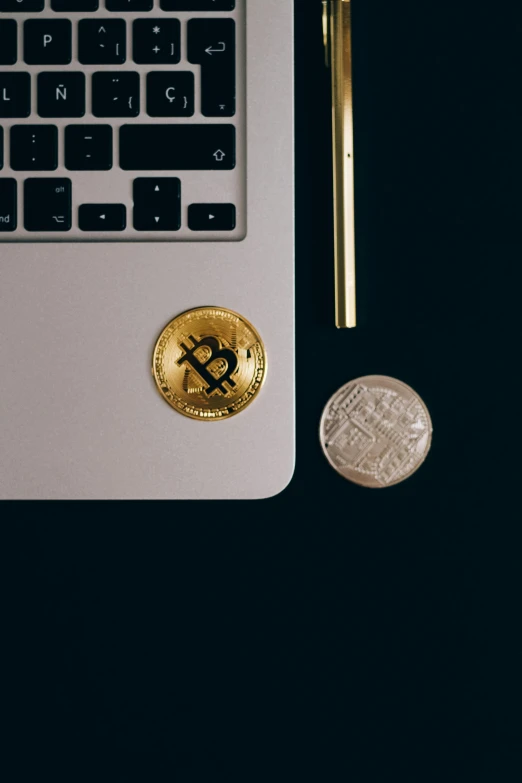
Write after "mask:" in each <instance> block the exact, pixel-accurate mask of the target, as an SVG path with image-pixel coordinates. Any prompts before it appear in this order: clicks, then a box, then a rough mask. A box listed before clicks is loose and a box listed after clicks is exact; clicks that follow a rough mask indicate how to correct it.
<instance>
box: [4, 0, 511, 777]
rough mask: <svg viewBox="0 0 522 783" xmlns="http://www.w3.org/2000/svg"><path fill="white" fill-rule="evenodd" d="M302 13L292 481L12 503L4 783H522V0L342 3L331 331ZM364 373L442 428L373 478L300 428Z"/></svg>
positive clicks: (307, 28) (8, 510)
mask: <svg viewBox="0 0 522 783" xmlns="http://www.w3.org/2000/svg"><path fill="white" fill-rule="evenodd" d="M320 6H321V4H320V2H319V0H317V2H316V0H310V1H309V2H308V1H307V0H296V143H297V152H296V164H297V201H296V209H297V259H296V264H297V390H298V391H297V393H298V459H297V469H296V473H295V477H294V480H293V482H292V483H291V485H290V486H289V487H288V489H287V490H286V491H285V492H284V493H283V494H282V495H280V496H279V497H277V498H274V499H271V500H268V501H264V502H259V503H199V504H190V503H156V504H152V503H134V504H118V503H113V504H76V503H69V504H54V503H53V504H51V503H48V504H4V505H3V507H2V517H3V523H4V524H3V532H4V535H5V537H6V543H5V546H4V553H5V554H6V559H7V574H8V577H9V579H8V585H9V586H8V590H7V592H6V593H5V594H4V596H5V598H6V600H5V605H6V612H7V615H8V616H9V618H10V619H9V621H8V623H7V625H6V626H4V628H6V629H7V630H6V633H5V634H4V643H3V644H4V647H7V648H8V649H9V650H10V651H11V652H12V658H13V663H12V665H10V667H9V668H6V669H5V674H6V675H7V679H8V681H9V685H10V686H11V687H12V688H13V689H14V690H13V700H12V706H10V707H9V708H8V710H9V712H8V716H9V723H10V726H11V728H12V733H13V743H12V747H13V748H15V750H16V753H17V754H18V760H17V763H18V765H19V767H18V768H19V770H20V773H19V777H17V778H12V779H13V780H15V779H16V780H21V781H25V780H30V779H34V774H33V773H34V769H33V771H32V772H31V776H29V774H30V773H29V772H27V774H26V773H25V772H23V770H24V769H25V766H26V765H29V766H31V765H34V764H36V769H37V768H38V767H39V766H40V769H43V768H45V769H48V770H51V769H52V770H53V775H54V777H55V778H56V779H61V774H62V772H61V771H62V770H64V775H65V777H67V779H68V780H69V781H78V780H83V779H84V775H85V779H89V780H92V779H93V774H95V773H93V772H92V771H90V770H91V767H92V768H93V769H98V770H101V772H99V774H97V779H102V780H105V779H107V780H109V779H110V780H123V779H125V780H127V779H129V780H131V779H134V776H135V775H139V777H140V779H141V780H145V779H147V780H151V781H154V783H159V782H160V781H176V782H177V781H180V782H181V783H188V782H189V781H198V783H199V781H205V783H211V782H212V783H213V782H214V781H226V782H227V783H232V782H233V783H235V781H241V783H254V782H257V781H263V783H264V782H265V781H268V780H270V781H285V783H286V782H287V781H304V780H306V781H308V780H312V781H321V782H322V781H325V782H326V781H328V783H333V782H334V781H335V782H336V783H337V781H345V780H346V781H354V782H356V783H359V782H360V783H381V782H382V781H392V780H393V781H395V780H401V781H415V783H420V781H422V783H426V782H427V781H437V783H439V781H440V780H445V781H448V780H451V781H453V780H455V781H457V780H458V781H464V780H480V781H482V780H484V781H494V780H495V781H496V780H498V781H503V783H509V782H510V781H515V780H517V781H518V780H519V779H520V775H521V772H522V769H521V767H522V760H521V757H520V741H521V732H522V718H521V712H520V709H519V704H520V698H521V696H522V678H521V667H520V653H521V643H520V634H519V624H520V619H519V613H520V612H519V604H520V596H521V583H520V576H519V570H520V569H519V559H520V550H521V544H522V536H521V533H520V511H519V484H520V476H519V466H520V454H519V450H520V449H519V444H520V442H521V439H520V425H519V421H520V415H519V409H520V408H519V406H520V402H519V399H518V393H519V388H518V382H517V377H518V372H517V370H518V364H519V361H520V359H519V355H520V351H519V328H518V322H519V313H520V304H519V299H520V287H519V281H520V274H519V268H520V264H521V251H522V236H521V221H520V213H521V207H522V195H521V194H522V190H521V182H522V177H521V173H522V171H521V169H522V164H521V154H520V149H521V138H522V133H521V130H522V129H521V112H520V105H521V101H522V62H521V59H522V58H521V52H522V49H521V46H520V38H521V37H520V33H521V31H522V11H521V9H520V8H518V5H517V4H513V3H512V4H508V3H500V4H498V6H493V5H492V4H491V3H490V4H487V5H484V7H481V6H479V5H477V4H475V3H467V2H454V3H452V4H451V5H449V4H448V5H447V4H438V5H437V4H429V3H420V2H418V0H417V1H416V2H414V1H413V0H403V2H401V3H389V2H387V1H385V0H364V1H363V0H361V1H360V2H358V1H357V0H355V2H354V6H355V7H354V17H355V19H354V25H355V30H356V32H355V103H356V151H357V175H356V176H357V239H358V267H359V278H360V279H359V282H360V287H359V294H360V296H359V310H360V315H361V321H362V322H361V325H360V326H359V327H358V328H357V329H356V330H355V331H352V332H346V331H336V330H335V329H334V327H333V321H332V318H333V314H332V302H333V277H332V260H331V259H332V241H331V197H330V193H331V169H330V128H329V113H330V109H329V86H328V85H329V82H328V74H327V72H326V71H325V70H324V68H323V51H322V41H321V25H320V13H321V8H320ZM371 373H382V374H386V375H392V376H396V377H398V378H401V379H402V380H404V381H406V382H407V383H409V384H410V385H412V386H413V387H414V388H415V389H416V390H418V391H419V393H420V394H421V395H422V396H423V398H424V399H425V401H426V403H427V404H428V406H429V408H430V411H431V413H432V418H433V422H434V440H433V448H432V452H431V454H430V457H429V459H428V461H427V463H426V465H425V466H424V467H423V468H422V469H421V470H420V471H419V473H418V474H417V475H416V476H414V477H413V478H412V479H410V480H409V481H407V482H406V483H404V484H402V485H400V486H398V487H395V488H392V489H388V490H384V491H368V490H364V489H360V488H358V487H356V486H352V485H351V484H349V483H348V482H345V481H344V480H342V479H341V478H339V477H338V476H337V475H336V474H335V473H334V472H333V471H332V470H331V469H330V468H329V466H328V465H327V463H326V461H325V460H324V458H323V456H322V453H321V450H320V447H319V444H318V439H317V427H318V421H319V417H320V414H321V410H322V407H323V405H324V403H325V401H326V399H327V398H328V397H329V396H330V394H331V393H332V392H333V391H334V390H335V389H337V388H338V387H339V386H341V385H342V384H343V383H344V382H345V381H347V380H349V379H351V378H354V377H357V376H359V375H365V374H371ZM9 703H10V704H11V702H9ZM100 754H103V755H104V760H103V762H102V761H101V757H100ZM49 759H50V760H51V761H49ZM49 764H52V766H49ZM54 770H56V772H54ZM87 770H89V773H88V772H87ZM132 772H134V775H132ZM127 773H128V774H127ZM49 774H50V772H49ZM131 775H132V776H131Z"/></svg>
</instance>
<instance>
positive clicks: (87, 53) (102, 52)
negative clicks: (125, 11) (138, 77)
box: [78, 17, 127, 65]
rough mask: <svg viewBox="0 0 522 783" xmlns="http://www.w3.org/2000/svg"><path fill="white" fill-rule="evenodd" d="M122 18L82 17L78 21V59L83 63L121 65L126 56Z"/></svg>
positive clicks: (125, 36)
mask: <svg viewBox="0 0 522 783" xmlns="http://www.w3.org/2000/svg"><path fill="white" fill-rule="evenodd" d="M126 27H127V26H126V23H125V22H124V20H123V19H104V18H102V17H100V18H99V19H82V20H81V21H80V22H79V23H78V59H79V61H80V62H81V63H83V64H84V65H104V64H107V65H121V63H124V62H125V60H126V56H127V29H126Z"/></svg>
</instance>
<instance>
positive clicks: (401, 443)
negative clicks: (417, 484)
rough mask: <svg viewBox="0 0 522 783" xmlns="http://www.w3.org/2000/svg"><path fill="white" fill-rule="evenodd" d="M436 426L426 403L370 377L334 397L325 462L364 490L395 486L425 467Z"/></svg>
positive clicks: (325, 426)
mask: <svg viewBox="0 0 522 783" xmlns="http://www.w3.org/2000/svg"><path fill="white" fill-rule="evenodd" d="M432 432H433V427H432V423H431V418H430V414H429V412H428V409H427V407H426V405H425V404H424V402H423V401H422V400H421V398H420V397H419V396H418V394H416V393H415V392H414V391H413V389H411V388H410V387H409V386H407V385H406V384H405V383H402V382H401V381H397V380H396V379H395V378H388V377H386V376H384V375H368V376H366V377H364V378H357V379H356V380H354V381H350V383H347V384H346V385H345V386H343V387H342V388H341V389H339V391H337V392H336V393H335V394H334V395H333V397H331V398H330V400H329V401H328V404H327V405H326V408H325V409H324V413H323V415H322V418H321V425H320V438H321V445H322V447H323V451H324V453H325V455H326V458H327V459H328V461H329V462H330V464H331V465H332V467H334V468H335V470H336V471H337V472H338V473H340V474H341V476H344V478H346V479H349V480H350V481H353V482H354V483H355V484H359V485H361V486H363V487H391V486H393V485H394V484H399V483H400V482H401V481H404V480H405V479H407V478H408V477H409V476H411V475H412V473H415V471H416V470H417V469H418V468H419V467H420V466H421V465H422V463H423V462H424V460H425V459H426V456H427V454H428V452H429V450H430V446H431V438H432Z"/></svg>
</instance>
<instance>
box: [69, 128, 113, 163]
mask: <svg viewBox="0 0 522 783" xmlns="http://www.w3.org/2000/svg"><path fill="white" fill-rule="evenodd" d="M65 168H66V169H69V171H109V169H112V126H111V125H68V126H67V127H66V129H65Z"/></svg>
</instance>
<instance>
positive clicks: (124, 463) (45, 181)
mask: <svg viewBox="0 0 522 783" xmlns="http://www.w3.org/2000/svg"><path fill="white" fill-rule="evenodd" d="M292 35H293V2H292V0H0V126H1V130H0V136H1V144H0V152H1V155H0V157H1V162H2V170H1V171H0V497H1V498H4V499H7V498H15V499H16V498H20V499H22V498H27V499H29V498H35V499H36V498H49V499H52V498H57V499H58V498H63V499H75V498H78V499H89V498H99V499H104V498H114V499H131V498H143V499H148V498H161V499H171V498H172V499H176V498H181V499H198V498H201V499H206V498H208V499H233V498H244V499H255V498H265V497H270V496H273V495H275V494H277V493H279V492H280V491H281V490H283V489H284V487H285V486H286V485H287V484H288V482H289V481H290V478H291V476H292V473H293V467H294V334H293V332H294V311H293V310H294V309H293V296H294V285H293V277H294V264H293V46H292ZM208 305H213V306H217V307H221V308H228V309H231V310H233V311H236V312H238V313H240V314H241V315H242V316H244V317H245V318H246V319H248V321H249V322H250V323H252V325H253V326H254V327H255V329H256V330H257V331H258V332H259V334H260V335H261V337H262V340H263V342H264V345H265V348H266V353H267V361H268V372H267V378H266V382H265V384H264V386H263V388H262V390H261V391H260V393H259V395H258V396H257V398H256V399H255V400H254V401H253V402H252V404H251V405H249V406H248V408H246V409H245V410H244V411H243V412H241V413H240V414H239V415H237V416H234V417H232V418H230V419H226V420H224V421H219V422H201V421H194V420H192V419H190V418H187V417H185V416H182V415H180V414H179V413H177V412H176V411H175V410H173V409H172V408H171V407H169V405H168V404H167V403H166V402H165V400H164V399H163V398H162V397H161V395H160V394H158V391H157V389H156V387H155V384H154V380H153V378H152V375H151V366H152V353H153V349H154V345H155V341H156V339H157V337H158V334H159V333H160V332H161V330H162V329H163V328H164V326H165V325H166V324H167V323H168V322H169V321H171V320H172V319H173V318H175V317H176V316H177V315H179V314H181V313H183V312H184V311H186V310H189V309H191V308H196V307H203V306H208Z"/></svg>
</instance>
